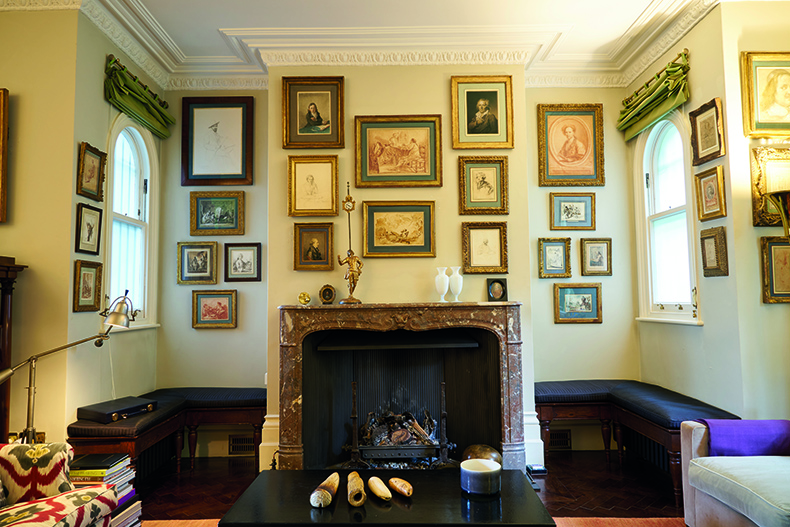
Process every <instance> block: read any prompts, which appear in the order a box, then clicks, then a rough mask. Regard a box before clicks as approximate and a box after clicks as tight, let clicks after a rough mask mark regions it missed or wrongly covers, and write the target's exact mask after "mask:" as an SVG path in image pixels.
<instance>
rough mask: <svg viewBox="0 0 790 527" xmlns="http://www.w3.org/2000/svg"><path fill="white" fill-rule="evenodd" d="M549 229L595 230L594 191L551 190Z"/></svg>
mask: <svg viewBox="0 0 790 527" xmlns="http://www.w3.org/2000/svg"><path fill="white" fill-rule="evenodd" d="M549 209H550V211H549V218H550V224H549V229H551V230H553V231H563V230H578V231H585V230H586V231H594V230H595V193H593V192H551V193H550V194H549Z"/></svg>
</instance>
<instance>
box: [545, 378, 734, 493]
mask: <svg viewBox="0 0 790 527" xmlns="http://www.w3.org/2000/svg"><path fill="white" fill-rule="evenodd" d="M535 409H536V411H537V414H538V420H539V421H540V429H541V438H542V439H543V447H544V449H546V450H548V445H549V437H550V433H549V427H550V424H551V422H552V421H553V420H569V419H574V420H576V419H598V420H600V421H601V432H602V435H603V442H604V450H605V451H606V459H607V461H608V460H609V445H610V438H611V428H612V426H613V427H614V436H615V441H617V451H618V454H619V459H620V462H621V463H622V462H623V460H624V454H625V452H624V450H623V440H622V428H621V427H622V426H625V427H627V428H629V429H631V430H633V431H634V432H637V433H639V434H641V435H643V436H645V437H648V438H649V439H651V440H653V441H655V442H656V443H658V444H660V445H662V446H663V447H664V448H666V450H667V455H668V457H669V473H670V476H671V477H672V486H673V490H674V493H675V503H676V505H677V506H678V507H680V506H681V503H682V498H683V478H682V471H681V463H680V423H681V422H683V421H692V420H695V419H740V417H738V416H737V415H735V414H732V413H730V412H727V411H725V410H722V409H721V408H717V407H715V406H712V405H710V404H707V403H705V402H702V401H700V400H699V399H694V398H692V397H688V396H686V395H683V394H680V393H677V392H673V391H672V390H667V389H666V388H662V387H661V386H657V385H655V384H649V383H645V382H640V381H631V380H622V379H620V380H617V379H615V380H572V381H542V382H536V383H535Z"/></svg>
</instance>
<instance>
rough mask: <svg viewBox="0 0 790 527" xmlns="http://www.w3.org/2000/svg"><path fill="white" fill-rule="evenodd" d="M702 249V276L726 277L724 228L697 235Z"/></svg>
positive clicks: (708, 230)
mask: <svg viewBox="0 0 790 527" xmlns="http://www.w3.org/2000/svg"><path fill="white" fill-rule="evenodd" d="M699 241H700V246H701V248H702V276H728V275H729V274H730V270H729V265H728V263H727V231H726V230H725V228H724V227H712V228H710V229H704V230H702V231H700V233H699Z"/></svg>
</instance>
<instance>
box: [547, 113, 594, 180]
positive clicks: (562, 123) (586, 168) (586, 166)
mask: <svg viewBox="0 0 790 527" xmlns="http://www.w3.org/2000/svg"><path fill="white" fill-rule="evenodd" d="M538 184H539V185H540V186H541V187H562V186H603V185H604V184H605V178H604V156H603V105H602V104H539V105H538Z"/></svg>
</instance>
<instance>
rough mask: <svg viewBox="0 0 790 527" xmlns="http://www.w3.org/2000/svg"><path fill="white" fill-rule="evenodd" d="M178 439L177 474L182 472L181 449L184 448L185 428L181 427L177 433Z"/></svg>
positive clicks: (176, 438)
mask: <svg viewBox="0 0 790 527" xmlns="http://www.w3.org/2000/svg"><path fill="white" fill-rule="evenodd" d="M175 441H176V474H181V451H182V450H184V429H183V428H179V429H178V432H176V433H175Z"/></svg>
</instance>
